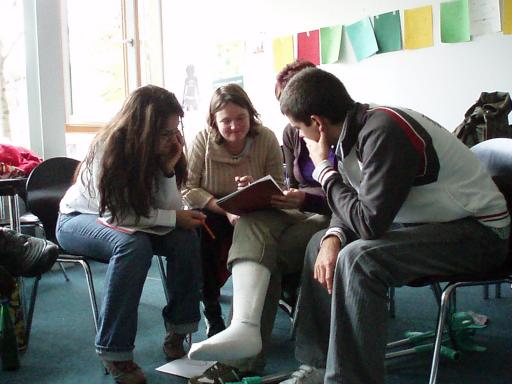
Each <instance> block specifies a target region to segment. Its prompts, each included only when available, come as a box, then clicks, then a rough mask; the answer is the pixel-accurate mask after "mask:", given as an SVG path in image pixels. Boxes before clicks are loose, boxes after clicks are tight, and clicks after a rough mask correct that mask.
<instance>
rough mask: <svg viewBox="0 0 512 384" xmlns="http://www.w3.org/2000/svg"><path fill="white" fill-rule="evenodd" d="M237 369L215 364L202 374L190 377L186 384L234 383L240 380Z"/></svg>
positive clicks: (240, 376)
mask: <svg viewBox="0 0 512 384" xmlns="http://www.w3.org/2000/svg"><path fill="white" fill-rule="evenodd" d="M242 377H243V376H242V375H241V374H240V372H239V371H238V369H236V368H234V367H231V366H229V365H227V364H222V363H215V364H213V365H212V366H211V367H210V368H208V369H207V370H206V371H204V372H203V374H201V375H199V376H194V377H191V378H190V379H189V381H188V384H203V383H204V384H225V383H236V382H239V381H241V380H242Z"/></svg>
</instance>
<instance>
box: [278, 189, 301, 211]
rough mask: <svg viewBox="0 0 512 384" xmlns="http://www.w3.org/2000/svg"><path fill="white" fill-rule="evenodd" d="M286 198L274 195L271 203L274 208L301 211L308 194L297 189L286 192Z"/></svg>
mask: <svg viewBox="0 0 512 384" xmlns="http://www.w3.org/2000/svg"><path fill="white" fill-rule="evenodd" d="M283 193H284V196H282V195H274V196H272V200H271V201H270V203H271V204H272V206H273V207H274V208H279V209H300V208H302V205H303V204H304V199H305V198H306V193H305V192H304V191H300V190H298V189H295V188H290V189H289V190H287V191H284V192H283Z"/></svg>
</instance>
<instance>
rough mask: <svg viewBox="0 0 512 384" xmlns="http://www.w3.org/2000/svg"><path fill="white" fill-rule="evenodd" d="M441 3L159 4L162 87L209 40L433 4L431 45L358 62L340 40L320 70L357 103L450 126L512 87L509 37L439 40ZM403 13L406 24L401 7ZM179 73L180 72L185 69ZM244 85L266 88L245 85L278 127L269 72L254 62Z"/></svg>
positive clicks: (283, 0) (275, 0) (273, 33)
mask: <svg viewBox="0 0 512 384" xmlns="http://www.w3.org/2000/svg"><path fill="white" fill-rule="evenodd" d="M440 2H441V1H423V0H395V1H391V0H358V1H352V0H315V1H311V0H308V1H304V0H299V1H297V0H259V1H251V2H249V1H244V2H240V1H233V0H217V1H215V2H203V1H199V0H189V1H188V2H183V3H186V4H181V5H176V4H166V3H167V2H164V7H163V12H164V14H163V20H164V28H165V30H164V39H165V40H164V50H165V69H166V85H168V86H170V87H171V88H172V87H174V86H175V85H176V77H175V76H174V73H173V72H174V71H175V68H176V65H178V64H180V65H181V62H185V61H186V60H187V57H198V56H199V57H200V55H203V56H204V57H205V58H206V57H207V54H206V51H205V49H204V48H203V47H204V46H206V45H207V44H210V43H213V42H226V41H230V40H236V39H244V38H245V39H250V38H251V37H254V36H255V35H257V34H260V33H261V32H263V33H265V34H266V35H267V36H268V37H269V38H272V37H277V36H281V35H287V34H292V33H297V32H303V31H307V30H311V29H317V28H321V27H326V26H330V25H338V24H350V23H353V22H355V21H358V20H359V19H361V18H363V17H366V16H374V15H377V14H380V13H383V12H388V11H393V10H396V9H399V10H400V11H403V10H404V9H407V8H414V7H418V6H424V5H429V4H432V5H433V17H434V20H433V27H434V46H433V47H430V48H425V49H418V50H402V51H398V52H393V53H386V54H382V55H376V56H373V57H371V58H369V59H365V60H363V61H361V62H359V63H357V62H355V60H354V58H353V54H352V52H351V48H350V43H349V42H348V41H346V38H345V37H344V41H343V44H345V48H346V50H347V53H348V56H349V57H348V61H347V62H342V63H337V64H332V65H324V66H322V67H323V68H324V69H326V70H328V71H331V72H333V73H334V74H336V75H337V76H338V77H339V78H340V79H342V81H343V82H344V83H345V85H346V86H347V89H348V91H349V92H350V93H351V95H352V96H353V98H354V99H356V100H357V101H361V102H375V103H383V104H391V105H401V106H405V107H410V108H413V109H417V110H418V111H421V112H423V113H425V114H427V115H429V116H430V117H432V118H433V119H435V120H437V121H438V122H439V123H441V124H443V125H444V126H445V127H446V128H447V129H450V130H452V129H453V128H455V126H456V125H457V124H458V123H459V122H460V121H461V120H462V118H463V116H464V113H465V111H466V110H467V109H468V108H469V107H470V106H471V104H473V103H474V101H476V99H477V98H478V96H479V95H480V92H482V91H495V90H499V91H506V92H512V70H511V68H512V36H511V35H502V34H501V33H496V34H490V35H484V36H476V37H473V40H472V41H471V42H468V43H458V44H444V43H441V42H440V33H439V23H440V17H439V4H440ZM176 7H179V8H176ZM401 16H402V22H403V12H401ZM176 39H178V40H179V43H177V42H176ZM178 70H179V71H182V68H181V67H179V69H178ZM244 82H248V85H250V84H251V87H255V86H254V85H252V84H255V83H256V84H257V86H258V87H259V88H261V89H264V90H265V91H264V95H267V96H264V95H262V93H261V92H258V91H256V90H255V89H248V88H247V87H246V90H248V92H249V94H250V96H251V98H253V101H254V102H255V104H256V106H257V108H258V106H259V105H262V103H263V102H262V101H261V98H262V97H268V100H269V101H268V102H267V103H266V104H265V105H264V107H263V109H264V110H262V108H261V107H259V109H260V112H263V113H262V115H263V116H264V117H268V119H269V120H270V121H272V124H271V125H273V124H274V125H276V124H277V125H278V124H280V123H275V121H276V119H278V114H279V112H278V105H277V102H275V101H274V100H272V99H273V98H274V96H273V82H274V74H273V73H271V72H269V71H268V68H267V67H263V66H260V67H259V69H258V66H252V67H251V72H250V73H244ZM177 86H178V87H179V86H181V85H177ZM254 94H256V97H255V96H253V95H254ZM208 97H209V96H206V98H208ZM255 98H256V100H257V101H258V102H256V100H254V99H255ZM270 100H271V101H270ZM270 109H272V110H270ZM264 121H265V122H266V119H265V118H264Z"/></svg>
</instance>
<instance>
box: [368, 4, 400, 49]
mask: <svg viewBox="0 0 512 384" xmlns="http://www.w3.org/2000/svg"><path fill="white" fill-rule="evenodd" d="M373 30H374V32H375V38H376V39H377V45H378V46H379V51H378V52H377V53H385V52H393V51H399V50H401V49H402V28H401V25H400V12H399V11H393V12H387V13H383V14H381V15H377V16H374V17H373Z"/></svg>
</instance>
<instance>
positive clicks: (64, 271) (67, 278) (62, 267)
mask: <svg viewBox="0 0 512 384" xmlns="http://www.w3.org/2000/svg"><path fill="white" fill-rule="evenodd" d="M59 267H60V270H61V272H62V274H63V275H64V279H65V280H66V281H69V277H68V273H67V272H66V267H64V264H63V263H59Z"/></svg>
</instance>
